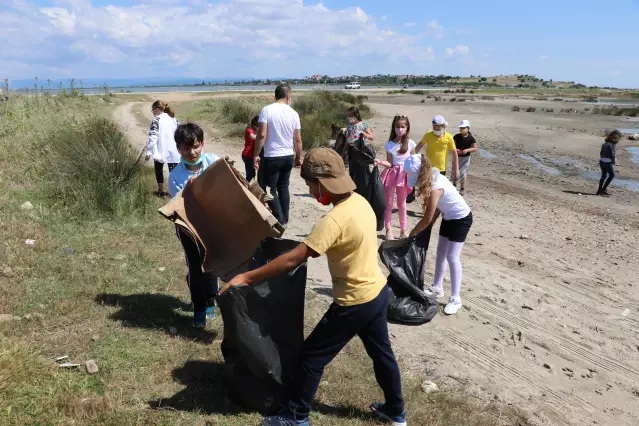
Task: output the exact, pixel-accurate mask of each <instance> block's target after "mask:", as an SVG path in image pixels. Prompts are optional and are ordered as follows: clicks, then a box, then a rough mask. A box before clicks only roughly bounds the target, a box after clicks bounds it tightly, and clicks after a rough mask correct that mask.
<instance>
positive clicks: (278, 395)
mask: <svg viewBox="0 0 639 426" xmlns="http://www.w3.org/2000/svg"><path fill="white" fill-rule="evenodd" d="M298 244H299V242H297V241H292V240H280V239H272V238H269V239H266V240H264V241H263V242H262V243H261V245H260V247H259V248H258V249H257V250H256V252H255V254H254V256H253V264H252V265H251V269H255V268H257V267H260V266H262V265H264V264H266V263H267V262H269V261H271V260H272V259H274V258H276V257H277V256H279V255H280V254H282V253H285V252H288V251H290V250H292V249H293V248H295V246H297V245H298ZM305 289H306V263H304V264H302V265H300V266H299V267H297V268H296V269H295V270H293V271H291V272H289V273H288V274H283V275H280V276H278V277H275V278H271V279H269V280H267V281H264V282H261V283H256V284H254V285H252V286H238V287H231V288H230V289H229V290H228V291H227V292H225V293H224V294H223V295H221V296H219V297H218V299H217V302H218V306H219V307H220V311H221V312H222V319H223V320H224V340H223V341H222V355H223V356H224V362H225V363H226V365H227V367H228V369H227V374H226V386H227V388H228V390H229V395H230V396H231V397H232V398H233V399H235V400H237V401H238V402H239V403H240V404H242V405H243V406H245V407H247V408H250V409H253V410H257V411H260V412H263V413H268V412H272V411H273V410H275V409H277V407H278V406H279V405H280V404H282V403H284V402H286V399H287V388H288V386H289V385H290V383H291V381H292V379H293V377H294V375H295V373H296V368H297V366H298V354H299V349H300V347H301V345H302V342H303V341H304V293H305Z"/></svg>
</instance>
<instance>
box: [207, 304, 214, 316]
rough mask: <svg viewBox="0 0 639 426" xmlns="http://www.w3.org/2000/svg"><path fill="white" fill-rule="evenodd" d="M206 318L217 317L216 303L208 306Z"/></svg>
mask: <svg viewBox="0 0 639 426" xmlns="http://www.w3.org/2000/svg"><path fill="white" fill-rule="evenodd" d="M206 319H207V320H214V319H215V305H213V306H209V307H208V308H206Z"/></svg>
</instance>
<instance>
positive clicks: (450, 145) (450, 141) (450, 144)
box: [448, 134, 457, 151]
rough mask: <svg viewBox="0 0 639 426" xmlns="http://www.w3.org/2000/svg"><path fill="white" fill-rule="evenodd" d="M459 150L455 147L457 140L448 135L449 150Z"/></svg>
mask: <svg viewBox="0 0 639 426" xmlns="http://www.w3.org/2000/svg"><path fill="white" fill-rule="evenodd" d="M456 149H457V146H456V145H455V139H453V137H452V136H451V135H450V134H448V150H449V151H454V150H456Z"/></svg>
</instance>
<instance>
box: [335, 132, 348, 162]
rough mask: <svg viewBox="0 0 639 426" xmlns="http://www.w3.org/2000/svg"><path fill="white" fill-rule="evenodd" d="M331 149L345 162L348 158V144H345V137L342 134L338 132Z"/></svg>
mask: <svg viewBox="0 0 639 426" xmlns="http://www.w3.org/2000/svg"><path fill="white" fill-rule="evenodd" d="M333 149H334V150H335V151H336V152H337V153H338V154H339V155H340V157H342V158H343V159H344V161H346V158H347V157H348V143H347V142H346V135H344V132H339V133H338V134H337V137H336V139H335V144H334V145H333Z"/></svg>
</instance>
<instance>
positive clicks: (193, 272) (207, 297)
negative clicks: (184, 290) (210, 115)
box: [169, 123, 219, 328]
mask: <svg viewBox="0 0 639 426" xmlns="http://www.w3.org/2000/svg"><path fill="white" fill-rule="evenodd" d="M175 143H176V146H177V149H178V151H179V152H180V154H181V155H182V157H181V159H180V163H179V164H178V165H177V166H175V168H174V169H173V170H172V171H171V173H170V174H169V192H170V194H171V197H175V196H176V195H177V194H178V192H180V191H181V190H182V189H184V187H185V186H186V185H187V183H188V182H189V180H191V179H195V178H196V177H197V176H199V175H200V174H201V173H202V172H203V171H204V170H206V168H207V167H208V166H210V165H211V164H213V163H214V162H215V161H216V160H218V159H219V157H218V156H217V155H215V154H210V153H204V132H203V131H202V129H201V128H200V127H199V126H198V125H197V124H194V123H187V124H181V125H179V126H178V127H177V129H176V130H175ZM175 229H176V233H177V236H178V239H179V240H180V242H181V243H182V247H183V248H184V257H185V260H186V267H187V269H188V272H187V276H186V282H187V284H188V285H189V291H190V292H191V302H192V303H193V327H195V328H205V327H206V321H207V320H212V319H213V318H215V297H216V295H217V290H218V281H217V277H216V276H214V275H213V274H211V273H208V272H202V261H203V260H204V259H203V258H202V257H201V254H202V253H204V249H203V248H202V247H198V244H197V242H196V241H194V240H193V239H191V237H189V235H188V234H187V233H185V232H182V231H181V230H180V227H178V226H176V227H175Z"/></svg>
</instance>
